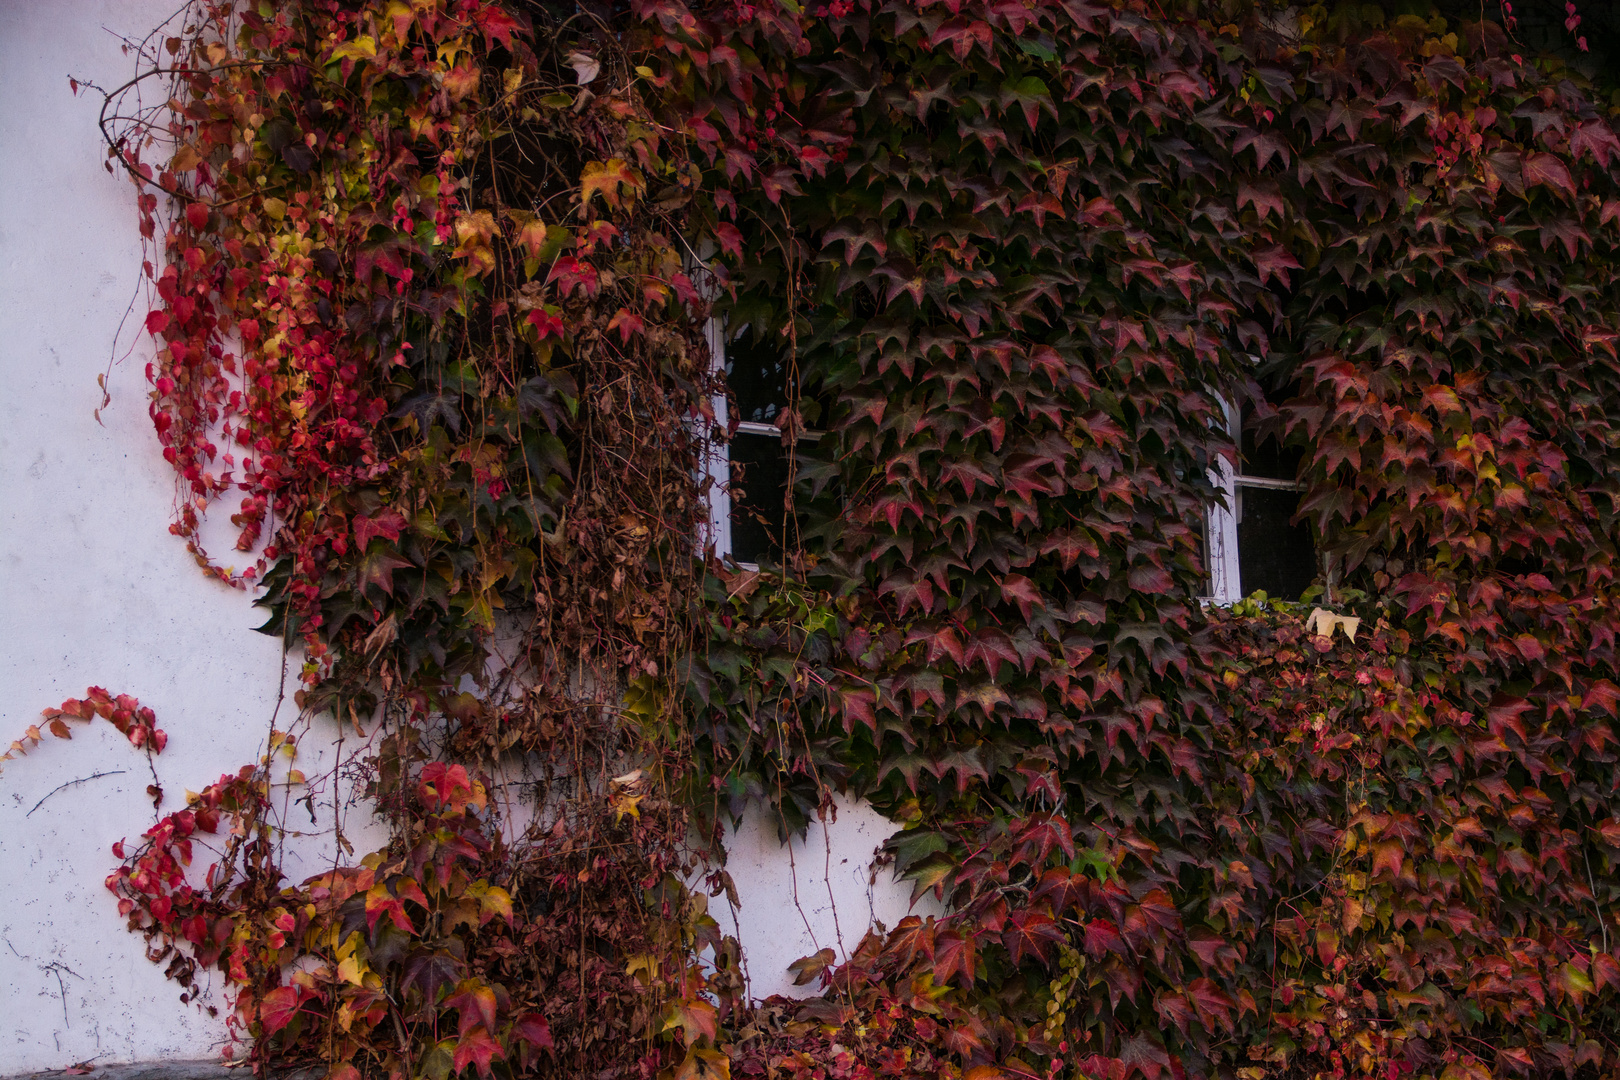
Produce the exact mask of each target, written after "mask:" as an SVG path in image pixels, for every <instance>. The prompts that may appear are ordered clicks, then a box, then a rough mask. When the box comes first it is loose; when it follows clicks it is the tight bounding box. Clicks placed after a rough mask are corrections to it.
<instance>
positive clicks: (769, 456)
mask: <svg viewBox="0 0 1620 1080" xmlns="http://www.w3.org/2000/svg"><path fill="white" fill-rule="evenodd" d="M787 466H788V462H787V448H786V447H784V446H783V445H782V441H781V440H780V439H778V438H773V437H771V436H766V435H747V434H741V433H739V434H738V435H737V436H735V437H734V438H733V439H732V440H731V483H732V488H731V555H732V558H734V559H736V560H737V561H738V562H758V561H759V559H760V556H762V555H763V556H766V557H768V558H770V559H771V560H773V561H776V562H780V561H781V558H782V525H783V518H784V515H785V513H786V511H785V509H784V507H783V504H782V503H783V496H784V495H785V494H786V493H787V472H788V468H787ZM739 494H740V496H741V497H740V498H739Z"/></svg>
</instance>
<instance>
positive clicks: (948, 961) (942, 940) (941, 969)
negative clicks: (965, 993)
mask: <svg viewBox="0 0 1620 1080" xmlns="http://www.w3.org/2000/svg"><path fill="white" fill-rule="evenodd" d="M933 959H934V981H935V982H937V983H942V984H943V983H947V982H950V981H951V978H952V976H954V975H956V974H957V973H958V972H961V974H962V978H963V980H964V985H967V986H971V985H972V984H973V973H974V969H975V966H976V962H977V959H978V950H977V947H976V946H975V945H974V942H973V938H972V937H965V936H963V935H962V934H961V933H960V932H959V931H957V930H943V931H940V932H939V933H937V934H935V935H934V957H933Z"/></svg>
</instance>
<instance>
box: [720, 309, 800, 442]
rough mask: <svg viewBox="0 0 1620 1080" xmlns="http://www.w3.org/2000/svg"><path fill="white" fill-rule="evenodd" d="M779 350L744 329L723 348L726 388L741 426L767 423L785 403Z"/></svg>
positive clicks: (784, 381) (783, 378)
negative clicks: (729, 388)
mask: <svg viewBox="0 0 1620 1080" xmlns="http://www.w3.org/2000/svg"><path fill="white" fill-rule="evenodd" d="M784 376H785V373H784V371H783V368H782V350H781V349H780V348H778V347H777V345H776V343H775V342H773V341H770V340H768V339H767V340H761V339H759V338H756V337H755V336H754V334H753V331H751V330H744V331H743V332H742V334H741V335H739V336H738V337H737V339H736V340H735V341H733V342H731V343H730V344H729V345H727V346H726V385H727V386H729V387H731V394H732V397H733V398H735V399H736V402H737V419H738V421H740V422H741V423H744V424H769V423H770V422H771V421H773V420H775V419H776V414H777V413H778V412H779V411H780V410H781V409H782V407H783V406H784V405H786V404H787V381H786V379H785V377H784Z"/></svg>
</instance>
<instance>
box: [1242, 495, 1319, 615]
mask: <svg viewBox="0 0 1620 1080" xmlns="http://www.w3.org/2000/svg"><path fill="white" fill-rule="evenodd" d="M1237 499H1238V506H1237V510H1238V526H1237V534H1238V575H1239V578H1240V580H1241V581H1242V583H1243V592H1244V593H1245V594H1248V593H1253V592H1255V591H1256V590H1263V591H1264V592H1265V594H1266V595H1267V596H1273V597H1277V598H1279V599H1283V600H1298V599H1299V597H1300V594H1301V593H1303V592H1304V591H1305V590H1306V589H1307V588H1309V587H1310V585H1311V582H1312V581H1314V580H1315V579H1316V545H1315V544H1313V543H1312V542H1311V530H1310V528H1309V527H1308V526H1306V525H1304V524H1300V525H1290V524H1289V523H1288V519H1289V518H1291V517H1293V516H1294V512H1295V511H1296V510H1298V509H1299V492H1297V491H1277V490H1273V489H1271V488H1257V487H1246V486H1244V485H1243V483H1242V481H1239V482H1238V489H1237Z"/></svg>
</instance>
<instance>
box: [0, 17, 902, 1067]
mask: <svg viewBox="0 0 1620 1080" xmlns="http://www.w3.org/2000/svg"><path fill="white" fill-rule="evenodd" d="M178 6H179V4H178V2H177V0H0V748H3V747H4V746H5V745H7V744H9V742H10V741H11V740H12V739H13V738H16V737H19V736H20V735H21V734H22V732H23V730H24V729H25V728H26V727H27V726H28V725H29V724H31V723H33V722H35V720H37V719H38V715H39V711H40V710H41V709H42V708H45V707H47V706H53V705H56V704H59V703H60V702H61V701H62V700H63V699H64V698H67V697H79V696H82V695H83V694H84V691H85V688H86V687H87V686H90V685H99V686H103V687H105V688H107V689H108V690H110V691H112V692H113V693H128V694H133V695H135V696H136V697H138V698H140V699H141V701H142V702H143V703H144V704H147V705H149V706H151V707H152V708H153V709H154V710H156V712H157V715H158V723H159V726H161V727H162V728H164V729H165V730H166V731H167V732H168V734H169V744H168V748H167V750H166V751H165V752H164V753H163V755H162V756H161V757H159V758H157V759H156V772H157V776H158V779H159V781H160V782H161V784H162V786H163V788H164V790H165V792H166V799H165V802H164V805H163V808H162V809H163V811H164V812H167V811H169V810H173V809H175V808H177V807H178V806H179V805H181V803H182V800H183V798H184V792H185V790H186V789H187V788H193V789H197V788H201V787H203V786H204V785H206V784H207V783H210V782H211V781H213V780H215V779H217V778H218V777H219V775H220V774H221V773H223V772H227V771H234V770H235V769H236V768H238V767H239V766H240V765H242V764H245V763H248V762H250V761H253V760H255V759H256V758H257V757H258V756H259V754H260V753H261V752H262V750H263V746H264V740H265V736H266V733H267V732H268V730H269V727H270V725H271V723H272V718H273V717H275V716H276V715H277V713H276V709H277V699H278V689H279V688H280V687H281V686H282V685H283V674H284V673H283V665H282V660H281V657H280V655H279V650H278V646H277V643H276V642H275V641H274V640H272V639H270V638H267V637H264V636H262V635H259V634H256V633H253V632H252V629H251V628H252V627H253V626H255V625H257V624H258V623H259V622H261V621H262V615H261V614H260V613H259V612H258V610H257V609H254V608H252V607H251V606H250V604H249V599H250V598H249V597H247V596H246V595H244V594H242V593H240V592H236V591H234V590H231V589H229V588H227V587H225V586H222V585H219V584H218V583H215V582H211V581H209V580H206V579H205V578H203V577H202V576H201V575H200V574H199V573H198V572H197V568H196V566H195V565H194V564H193V563H192V562H191V559H190V557H189V556H188V555H187V553H186V551H185V549H184V547H183V545H182V544H180V542H179V541H177V540H176V539H175V538H173V537H171V536H170V535H169V533H168V523H169V521H170V520H171V514H172V510H173V506H174V487H173V484H172V482H171V479H170V477H171V473H170V471H169V469H168V467H167V465H166V464H165V463H164V462H163V459H162V457H161V455H160V453H159V448H158V445H157V442H156V439H155V437H154V435H153V433H152V429H151V425H150V422H149V420H148V418H147V412H146V401H147V399H146V385H145V379H144V368H145V365H146V363H147V361H148V360H149V359H150V352H151V350H150V344H149V339H147V338H146V337H145V335H144V333H141V334H139V335H137V333H136V332H135V331H136V329H137V328H138V327H139V325H140V322H141V317H142V315H143V314H144V311H145V304H144V301H143V300H142V299H141V298H138V297H137V298H136V301H135V311H134V314H133V316H132V317H131V318H130V320H129V322H128V324H127V325H126V326H125V329H124V336H123V337H122V338H119V337H118V332H119V324H120V320H121V319H122V318H123V317H124V313H125V310H126V308H128V307H129V305H130V303H131V298H132V297H134V296H135V295H136V291H137V289H138V288H139V286H140V264H141V258H142V253H141V249H140V244H139V235H138V232H137V229H136V216H135V205H134V199H135V193H134V189H133V187H132V186H131V185H130V184H129V183H128V182H127V181H126V180H123V179H122V178H115V177H112V176H109V175H108V174H107V173H106V171H105V170H104V169H103V168H102V162H103V160H104V153H103V146H102V143H101V138H100V134H99V132H98V130H97V128H96V114H97V109H98V105H99V98H98V97H96V96H85V95H84V94H82V93H81V95H80V96H78V97H74V96H73V95H71V94H70V92H69V87H68V76H70V75H72V76H76V77H78V78H80V79H81V80H84V79H90V80H93V81H95V82H98V83H100V84H101V85H103V86H108V87H112V86H116V85H118V84H120V83H122V82H123V81H124V80H125V79H126V78H128V77H129V75H130V74H131V73H132V71H133V63H132V61H131V59H130V58H129V57H127V56H125V55H123V54H122V53H121V52H120V44H121V42H120V35H130V36H134V37H141V36H144V34H145V33H146V31H148V30H149V29H151V28H152V27H154V26H156V25H157V24H158V23H160V22H161V21H163V20H164V19H166V18H168V17H169V16H170V15H172V14H173V12H174V10H175V9H176V8H177V7H178ZM115 353H116V355H117V356H118V357H119V359H118V360H117V361H116V362H114V363H112V364H111V368H110V374H109V376H108V390H109V392H110V393H111V395H112V403H111V405H110V406H109V407H108V408H106V409H104V410H103V411H102V413H101V422H100V423H99V424H98V423H97V422H96V420H95V419H94V417H93V412H94V410H95V408H96V407H97V405H98V404H99V403H100V397H101V395H100V391H99V390H98V388H97V386H96V376H97V375H98V374H100V373H102V372H103V371H106V370H108V366H109V358H110V357H112V356H113V355H115ZM288 685H289V689H290V683H289V684H288ZM295 712H296V710H294V709H293V707H292V705H291V700H290V694H289V697H288V700H287V702H286V703H285V704H284V705H283V706H282V707H281V712H280V714H279V718H278V719H277V720H276V722H277V723H278V724H279V725H280V726H281V727H284V728H285V727H287V726H288V725H289V724H290V723H291V722H292V721H293V719H294V715H295ZM332 736H333V732H332V731H331V729H330V728H329V727H327V726H324V724H323V722H321V721H317V722H316V723H315V725H314V727H313V729H312V731H311V733H310V737H309V738H308V739H307V740H306V741H305V742H304V743H303V750H302V752H301V754H300V758H299V761H298V763H297V764H298V766H299V767H300V768H301V769H303V770H304V771H305V772H306V773H307V774H308V775H310V776H311V777H316V776H318V775H320V774H321V773H322V772H323V771H325V770H330V769H331V768H332V766H333V763H334V762H335V760H336V752H337V750H338V748H337V747H334V746H333V745H332V742H331V739H332ZM343 749H344V750H345V751H347V752H352V751H353V750H354V749H355V746H354V740H353V738H352V736H351V738H350V741H349V743H348V745H347V746H346V747H345V748H343ZM98 773H107V774H111V775H105V776H101V777H99V778H97V779H91V780H86V782H83V783H74V782H75V781H78V780H81V779H83V778H87V777H91V776H94V775H95V774H98ZM151 780H152V777H151V774H150V773H149V772H148V771H147V764H146V759H145V756H144V755H142V754H139V753H136V752H134V751H133V750H132V748H131V747H130V746H129V745H128V743H127V742H126V741H125V740H124V739H123V737H122V736H120V735H118V733H117V732H116V731H114V730H113V729H112V727H111V725H108V724H105V723H101V722H98V723H97V724H95V725H93V726H90V727H85V726H83V725H76V726H75V738H74V740H73V741H72V742H62V741H59V740H55V739H47V740H46V742H45V743H44V744H43V745H41V746H40V747H39V748H37V749H36V750H35V751H33V753H31V754H30V755H29V756H27V757H26V758H23V759H21V760H18V761H13V762H10V763H8V764H6V765H5V766H4V771H3V772H0V1076H5V1075H11V1074H19V1073H27V1072H31V1071H36V1070H44V1069H53V1068H63V1067H65V1066H68V1065H71V1064H74V1063H76V1062H81V1061H86V1060H89V1061H94V1062H95V1063H96V1064H98V1065H108V1064H114V1063H119V1062H131V1061H164V1060H187V1059H208V1058H213V1057H215V1056H216V1055H217V1053H218V1051H219V1049H220V1047H221V1046H222V1045H223V1044H224V1041H225V1030H224V1025H223V1022H222V1021H217V1020H209V1019H208V1018H207V1017H205V1016H203V1015H202V1014H201V1013H199V1012H198V1011H197V1010H196V1009H195V1008H193V1007H190V1006H186V1005H182V1004H180V1003H179V1002H178V1000H177V992H178V988H177V987H176V986H175V985H174V984H172V983H168V982H166V981H165V980H164V979H163V977H162V974H161V971H160V970H159V968H157V967H156V966H154V965H152V964H150V963H148V962H147V960H146V959H145V956H144V954H143V948H142V942H141V940H140V939H139V938H138V937H137V936H134V935H131V934H129V933H127V932H126V931H125V930H124V929H123V924H122V921H121V920H120V919H119V917H118V914H117V910H116V904H115V901H114V899H113V897H112V895H111V894H110V893H108V892H107V891H106V889H105V888H104V886H103V880H104V879H105V877H106V875H107V874H108V872H109V871H111V870H112V869H113V867H114V865H115V860H114V859H113V857H112V854H111V852H110V848H111V845H112V844H113V843H114V842H115V841H117V840H118V839H120V838H123V837H127V838H130V839H131V840H133V839H135V838H136V837H138V836H139V835H140V833H141V832H142V831H143V830H144V829H146V828H147V827H148V826H149V825H150V824H151V823H152V821H153V820H154V817H155V814H154V810H153V808H152V805H151V802H150V800H149V799H148V798H147V796H146V793H145V789H146V785H147V784H148V783H150V782H151ZM62 785H72V786H68V787H62ZM42 800H43V801H42ZM333 807H334V800H333V797H332V793H331V791H330V789H328V790H326V791H325V792H324V793H323V794H322V796H321V797H320V801H319V802H318V803H317V805H316V808H315V809H316V811H317V820H316V821H315V822H314V823H311V822H310V821H309V819H308V816H307V814H306V813H305V811H304V809H303V808H301V807H299V808H294V809H293V810H292V811H291V813H290V814H289V816H288V819H287V820H288V823H289V824H290V825H293V826H295V827H297V828H299V829H301V830H303V831H306V832H307V833H309V834H310V835H308V836H307V837H304V838H302V840H301V841H299V842H297V843H298V846H297V847H296V848H295V849H294V850H293V851H292V852H291V853H290V855H289V858H288V862H287V866H286V869H287V872H288V875H289V877H291V878H293V879H294V880H300V879H302V878H304V877H306V876H308V875H310V874H313V873H316V872H318V871H319V870H320V869H321V868H322V867H323V865H325V864H326V862H327V861H329V860H330V859H331V853H332V848H333V844H332V822H333V813H334V809H333ZM364 826H365V823H364V822H360V821H345V829H346V831H347V834H348V836H349V838H350V840H351V841H352V842H353V843H354V844H355V847H356V848H357V850H358V852H365V851H367V850H369V849H370V848H371V847H372V846H375V843H376V842H377V841H378V840H379V837H378V836H377V834H376V833H375V832H370V833H369V834H368V833H367V830H366V829H365V827H364ZM889 831H890V829H889V826H888V824H887V822H885V821H883V819H881V818H880V817H878V816H877V815H876V814H875V813H874V812H872V811H871V810H870V808H867V807H858V806H854V805H851V804H849V803H847V802H845V803H843V804H841V807H840V811H839V817H838V822H837V824H836V825H834V826H832V828H831V830H830V832H828V831H824V830H823V829H822V827H821V826H816V827H815V828H813V829H812V830H811V833H810V836H809V837H808V838H807V840H805V841H799V842H796V844H795V846H794V848H793V852H792V854H793V858H792V860H791V862H790V860H789V858H788V852H787V851H786V850H785V849H783V848H782V847H781V846H780V845H779V844H778V843H777V841H776V836H775V829H774V826H772V825H770V824H769V823H768V822H766V821H765V820H764V819H763V816H758V817H756V818H753V819H750V821H748V822H746V823H745V824H744V827H743V828H742V829H741V830H740V831H739V832H737V833H736V834H735V836H734V837H733V840H732V844H731V845H730V846H731V848H732V857H731V862H730V866H729V869H730V871H731V874H732V876H733V878H734V879H735V881H736V884H737V887H738V891H739V894H740V898H741V900H742V908H741V910H740V911H739V912H737V922H736V924H735V925H736V926H737V927H738V928H740V930H741V933H740V938H741V940H742V942H743V945H744V948H745V950H746V952H747V954H748V962H749V970H750V973H751V975H752V989H753V992H754V994H755V995H756V996H759V997H764V996H768V995H769V994H772V993H792V992H795V991H794V989H793V987H792V986H791V980H790V978H789V976H788V974H787V970H786V969H787V965H788V964H789V963H791V962H792V961H793V960H795V959H797V958H798V957H800V956H803V955H807V954H809V953H813V952H815V951H816V950H817V949H818V948H820V947H822V946H831V947H833V948H834V950H835V951H837V952H839V954H840V955H843V953H844V951H845V950H847V949H849V948H853V947H854V946H855V944H856V943H857V942H858V941H859V940H860V937H861V935H862V934H863V933H864V932H865V929H866V927H867V925H868V924H869V923H870V922H871V920H872V919H873V918H877V919H880V920H882V921H883V922H884V923H885V924H886V925H888V926H891V927H892V926H893V925H894V924H895V922H897V921H898V920H899V918H900V917H902V916H903V915H904V914H905V912H906V909H907V904H906V899H907V896H908V892H907V890H906V889H905V888H904V887H901V886H897V885H894V884H892V883H891V882H890V881H889V875H888V873H887V871H883V872H880V873H879V874H878V876H877V882H876V884H875V885H874V884H872V883H871V881H870V880H869V865H870V862H871V859H872V855H873V851H874V849H875V848H876V847H877V845H878V844H880V843H881V841H882V839H883V837H884V836H886V835H887V833H888V832H889ZM198 858H199V862H200V863H201V864H203V865H205V864H206V862H207V861H208V858H207V855H206V854H205V853H201V852H199V856H198ZM829 872H830V873H829ZM829 882H830V884H829ZM835 909H836V913H837V919H836V920H835V919H834V917H833V916H834V910H835ZM930 910H931V909H930ZM716 914H717V916H718V917H719V918H720V919H721V920H722V925H725V923H726V920H727V919H728V914H727V912H726V911H725V909H724V905H723V904H721V905H720V906H719V907H718V908H717V909H716ZM835 923H836V924H835ZM728 929H731V928H730V927H728ZM216 989H217V988H216ZM797 992H798V993H804V992H805V991H803V990H800V991H797ZM212 1000H213V1003H214V1004H216V1005H219V1006H220V1007H221V1008H223V1006H224V1005H225V1002H224V1000H223V996H222V995H220V994H218V993H216V994H215V995H214V997H213V999H212Z"/></svg>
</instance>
